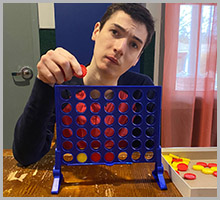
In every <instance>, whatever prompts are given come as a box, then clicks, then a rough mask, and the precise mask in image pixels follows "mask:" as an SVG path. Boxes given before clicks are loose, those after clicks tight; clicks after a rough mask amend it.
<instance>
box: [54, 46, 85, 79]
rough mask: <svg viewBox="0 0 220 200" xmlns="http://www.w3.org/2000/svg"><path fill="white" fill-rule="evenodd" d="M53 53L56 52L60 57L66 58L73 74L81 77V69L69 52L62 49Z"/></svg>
mask: <svg viewBox="0 0 220 200" xmlns="http://www.w3.org/2000/svg"><path fill="white" fill-rule="evenodd" d="M55 51H57V52H58V53H59V54H60V55H62V56H64V57H66V58H67V59H68V60H69V62H70V65H71V68H72V70H73V73H76V74H77V75H79V76H81V75H82V69H81V67H80V64H79V62H78V61H77V59H76V58H75V56H73V55H72V54H71V53H70V52H68V51H67V50H65V49H62V48H57V49H56V50H55ZM72 75H73V74H72Z"/></svg>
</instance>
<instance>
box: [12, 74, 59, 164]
mask: <svg viewBox="0 0 220 200" xmlns="http://www.w3.org/2000/svg"><path fill="white" fill-rule="evenodd" d="M54 123H55V114H54V89H53V88H52V87H50V86H49V85H47V84H45V83H43V82H42V81H41V80H39V79H37V78H36V80H35V83H34V87H33V90H32V93H31V96H30V98H29V100H28V102H27V104H26V106H25V108H24V111H23V113H22V115H21V116H20V118H19V119H18V121H17V124H16V127H15V131H14V141H13V154H14V157H15V159H16V160H17V161H18V162H19V163H20V164H22V165H25V166H27V165H30V164H32V163H34V162H37V161H38V160H40V159H41V158H42V157H43V156H44V155H45V154H46V153H47V152H48V151H49V149H50V145H51V141H52V138H53V132H54Z"/></svg>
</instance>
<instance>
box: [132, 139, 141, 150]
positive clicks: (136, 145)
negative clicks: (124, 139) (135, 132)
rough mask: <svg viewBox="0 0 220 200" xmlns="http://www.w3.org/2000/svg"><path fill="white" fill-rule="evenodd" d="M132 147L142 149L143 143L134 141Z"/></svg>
mask: <svg viewBox="0 0 220 200" xmlns="http://www.w3.org/2000/svg"><path fill="white" fill-rule="evenodd" d="M132 147H133V148H134V149H139V148H140V147H141V141H140V140H134V141H133V142H132Z"/></svg>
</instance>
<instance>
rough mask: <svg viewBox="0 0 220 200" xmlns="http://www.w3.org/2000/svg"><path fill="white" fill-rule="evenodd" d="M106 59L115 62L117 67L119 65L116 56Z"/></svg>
mask: <svg viewBox="0 0 220 200" xmlns="http://www.w3.org/2000/svg"><path fill="white" fill-rule="evenodd" d="M106 58H107V59H108V60H110V61H111V62H113V63H114V64H115V65H118V64H119V62H118V59H116V58H115V57H114V56H106Z"/></svg>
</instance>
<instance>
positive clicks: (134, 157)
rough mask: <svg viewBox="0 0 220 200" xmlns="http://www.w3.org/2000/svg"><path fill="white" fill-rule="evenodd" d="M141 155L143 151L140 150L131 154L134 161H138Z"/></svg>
mask: <svg viewBox="0 0 220 200" xmlns="http://www.w3.org/2000/svg"><path fill="white" fill-rule="evenodd" d="M140 157H141V153H140V152H139V151H134V152H133V153H132V154H131V158H132V160H134V161H137V160H138V159H140Z"/></svg>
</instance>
